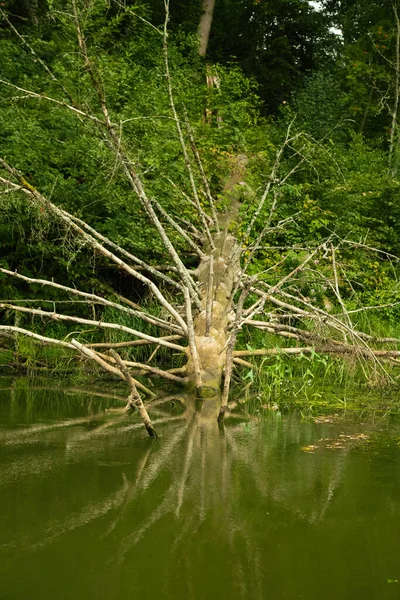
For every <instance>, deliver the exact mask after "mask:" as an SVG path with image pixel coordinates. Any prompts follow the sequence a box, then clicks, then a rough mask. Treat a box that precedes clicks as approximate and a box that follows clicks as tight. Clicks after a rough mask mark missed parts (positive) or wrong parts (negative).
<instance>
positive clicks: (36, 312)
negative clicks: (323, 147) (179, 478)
mask: <svg viewBox="0 0 400 600" xmlns="http://www.w3.org/2000/svg"><path fill="white" fill-rule="evenodd" d="M165 13H166V16H165V22H164V26H163V29H162V31H161V30H157V31H158V32H159V33H160V35H161V36H162V49H163V53H164V69H165V79H166V85H167V91H168V97H169V105H170V111H171V116H170V118H172V120H173V122H174V124H175V129H176V136H177V139H178V141H179V144H180V150H181V153H182V157H183V163H184V165H185V169H186V175H187V181H188V191H187V192H184V191H182V203H183V205H185V207H187V208H190V210H191V211H192V215H193V217H192V221H191V222H189V223H188V222H187V221H185V220H181V219H180V218H179V216H178V215H176V214H174V213H173V212H172V211H168V210H166V209H165V208H164V207H163V201H162V200H163V199H162V198H158V199H156V198H153V197H151V195H149V193H148V192H147V190H146V183H145V181H144V179H143V177H142V176H141V174H140V171H141V168H140V164H139V162H138V159H137V157H136V156H134V153H133V151H132V148H131V145H130V143H129V140H125V139H124V136H123V134H122V133H121V131H120V128H119V125H118V121H116V119H114V118H113V117H111V116H110V114H111V111H110V110H109V107H108V101H107V97H106V94H105V91H104V89H103V83H102V80H101V77H100V74H99V71H98V69H97V68H96V65H95V64H94V62H93V60H92V59H91V57H90V53H89V51H88V48H87V45H86V40H85V36H84V34H83V32H82V30H81V18H80V13H79V10H78V7H77V5H76V2H75V0H72V19H73V22H74V26H75V31H76V39H77V43H78V48H79V52H80V55H81V60H82V65H83V68H84V70H85V72H86V75H87V77H88V78H89V80H90V85H91V89H92V91H93V94H94V96H95V97H96V99H97V107H98V108H99V109H100V113H99V112H98V111H96V110H93V111H90V110H89V109H88V108H87V106H86V105H81V104H80V103H79V101H78V100H77V99H75V98H72V97H69V94H68V95H66V94H64V99H63V100H60V99H59V98H56V97H53V96H51V95H47V94H43V93H37V92H35V91H32V90H28V89H25V88H22V87H19V86H16V85H15V84H12V83H10V82H7V81H4V80H2V82H1V83H2V84H3V85H5V86H7V87H11V88H13V89H14V90H16V91H17V92H18V93H22V94H24V96H25V97H29V98H36V99H37V100H40V101H42V102H48V103H50V104H52V103H53V104H54V103H55V104H57V105H59V106H60V107H62V108H63V109H65V110H67V111H70V112H72V113H73V114H74V115H76V116H77V118H80V119H84V120H87V121H89V122H90V123H91V124H92V125H93V132H94V135H97V136H100V138H101V139H102V140H103V143H104V145H105V146H106V147H107V148H108V151H109V152H110V153H111V154H112V156H113V160H114V161H115V163H116V164H117V165H118V166H119V168H120V169H121V172H122V173H123V174H124V177H125V179H126V182H127V183H128V184H129V187H130V191H131V193H132V194H134V195H135V197H136V198H137V199H138V200H139V202H140V205H141V207H142V210H143V211H144V213H145V214H146V215H147V217H148V219H149V222H150V223H151V225H152V227H153V229H154V235H155V236H158V239H159V241H160V242H161V244H162V247H163V249H164V253H165V256H166V261H165V264H164V265H158V264H150V262H146V261H145V260H143V259H142V258H141V257H139V256H136V255H134V254H133V253H131V252H130V251H128V250H126V249H125V248H123V247H121V246H120V245H119V244H117V243H115V241H113V240H111V239H109V238H107V237H106V236H105V235H103V234H102V233H100V232H99V231H97V230H96V229H95V228H94V227H92V226H91V225H90V224H89V223H86V222H85V221H84V220H82V219H80V218H78V217H77V216H75V215H74V214H71V213H69V212H68V211H66V210H64V209H63V208H61V207H60V205H59V204H58V203H57V200H56V201H54V202H53V201H52V200H50V199H49V198H46V197H45V196H44V195H43V194H42V193H41V192H40V190H39V189H37V188H36V187H35V186H33V185H31V184H30V183H28V181H27V177H26V175H25V174H24V173H22V172H21V171H20V170H18V169H17V168H15V166H14V165H12V164H9V162H8V161H7V160H6V159H5V158H1V159H0V167H1V176H0V185H1V187H2V190H3V192H4V193H7V194H8V193H15V194H22V195H23V196H24V197H25V199H26V202H27V203H30V204H31V205H33V206H34V207H36V208H37V209H39V210H41V211H42V212H45V213H46V214H47V215H50V216H51V219H52V220H54V221H56V222H57V223H59V224H60V226H62V227H63V228H64V229H65V230H66V231H68V235H70V236H73V237H74V238H76V239H79V240H80V242H81V243H82V244H84V245H85V246H86V247H88V248H90V249H92V250H93V251H94V252H95V253H96V254H98V255H99V256H101V257H102V258H103V259H104V260H105V261H107V263H108V264H110V265H112V266H113V267H114V268H115V269H116V270H119V271H121V272H123V273H124V274H125V275H126V276H127V277H129V278H132V279H133V280H135V281H138V282H140V284H141V285H142V286H143V287H144V288H147V290H148V291H149V293H150V294H151V297H152V299H153V300H154V301H155V302H157V303H158V305H159V306H160V308H161V309H162V310H161V311H160V315H158V316H155V315H154V314H153V313H152V312H151V311H149V310H147V309H146V307H144V306H138V305H135V304H134V303H132V301H131V300H130V299H126V298H123V297H121V296H120V295H118V294H117V293H115V294H112V293H111V292H110V293H108V294H104V295H100V294H98V293H91V292H87V291H84V290H81V289H77V288H76V287H75V286H74V284H73V283H72V284H71V286H66V285H61V284H58V283H56V282H55V281H53V280H51V279H46V278H42V277H31V276H30V277H28V276H26V275H23V274H21V273H19V272H16V271H12V270H10V269H6V268H1V269H0V272H1V273H2V274H3V275H4V276H6V277H9V278H13V279H15V280H19V281H21V282H24V283H25V284H27V285H34V286H40V287H43V288H46V289H48V290H51V289H53V290H57V293H63V294H65V296H66V297H68V298H73V299H79V301H81V302H84V303H86V304H87V305H88V306H98V307H108V308H112V309H113V310H115V311H118V312H120V313H123V314H125V315H129V316H131V317H135V318H136V319H140V320H141V321H143V323H144V324H145V325H148V326H151V327H152V328H153V329H152V330H154V328H156V329H157V330H158V332H159V333H158V334H157V335H154V334H150V333H146V329H145V327H144V328H143V330H138V329H134V328H132V327H129V326H126V325H123V324H120V323H118V322H108V321H105V320H103V319H102V318H100V319H95V318H92V319H89V318H84V317H81V316H77V315H76V314H72V313H68V312H65V311H62V312H59V311H57V309H56V306H57V305H56V304H54V307H53V310H45V309H42V308H33V307H31V306H29V305H25V304H22V305H21V304H18V303H15V302H10V301H5V299H4V300H3V301H1V302H0V309H1V310H2V311H5V312H3V314H8V313H9V312H10V311H11V312H13V313H16V314H25V315H31V316H32V317H36V318H39V319H42V320H45V321H46V320H48V321H52V322H54V321H56V322H60V323H61V322H63V323H73V324H77V325H82V326H89V327H92V328H97V329H99V330H113V331H119V332H122V333H124V334H127V335H128V336H130V337H131V338H132V341H128V342H116V343H107V342H99V343H90V342H85V340H84V339H71V338H70V337H69V338H68V339H57V338H56V337H48V336H44V335H41V334H39V333H37V332H35V331H34V330H29V329H27V328H22V327H20V326H18V325H15V324H14V325H12V324H2V325H0V334H3V335H8V336H9V335H26V336H29V337H31V338H33V339H34V340H36V341H37V342H38V343H40V344H52V345H55V346H60V347H62V348H65V349H67V350H68V351H72V352H76V353H78V354H80V355H82V356H83V357H84V358H85V359H87V360H91V361H94V362H95V363H96V364H97V365H99V366H100V367H101V368H102V369H103V370H104V371H106V372H107V373H109V374H111V375H113V376H115V377H117V378H119V379H121V380H123V381H126V383H127V384H128V386H129V389H130V395H129V401H128V406H129V407H131V408H132V407H136V408H138V410H139V413H140V415H141V417H142V418H143V421H144V423H145V426H146V428H147V431H148V432H149V434H150V435H155V431H154V428H153V426H152V423H151V420H150V418H149V415H148V413H147V410H146V408H145V405H144V404H143V401H142V399H141V397H140V394H139V390H140V391H141V392H143V393H144V394H145V395H146V394H147V395H151V394H152V392H151V391H150V390H149V389H148V388H147V387H146V386H144V385H143V383H141V382H140V381H138V380H137V379H136V376H139V375H142V374H151V375H154V376H156V377H159V378H163V379H165V380H167V381H170V382H173V383H174V384H181V385H190V386H193V388H194V389H195V392H196V394H197V396H198V397H204V396H205V395H210V394H213V395H215V396H216V397H217V398H218V401H219V402H220V410H219V420H220V421H222V420H223V418H224V414H225V412H226V410H227V409H228V399H229V391H230V387H231V381H232V372H233V368H234V366H235V365H236V366H237V367H238V368H239V367H240V366H248V365H249V363H248V362H247V361H246V360H244V358H247V357H255V356H266V355H273V354H276V353H283V354H301V353H303V354H307V353H311V352H314V351H317V352H319V353H326V354H333V355H337V354H341V355H351V356H355V357H359V358H362V359H368V360H371V361H373V362H374V364H376V366H377V367H378V368H380V369H383V370H384V367H383V364H382V362H381V361H382V360H383V359H387V360H389V361H391V362H392V363H396V362H397V361H399V359H400V351H398V350H397V349H393V348H391V349H383V350H382V349H376V346H375V344H395V345H396V344H398V343H400V340H398V339H396V338H385V339H375V338H373V337H372V336H371V335H367V334H366V333H364V332H362V331H358V330H357V329H356V327H355V326H354V325H353V322H352V314H351V312H350V311H349V310H347V308H346V305H345V302H344V301H343V298H342V295H341V291H340V279H341V274H340V271H341V266H340V265H338V262H337V252H338V249H339V248H340V249H343V247H345V246H346V245H349V246H351V244H352V242H350V241H347V240H343V239H340V238H339V237H338V236H336V235H334V234H332V235H330V236H329V237H327V238H326V239H324V240H323V241H321V240H319V241H318V243H317V244H314V245H313V246H310V247H308V248H305V251H304V252H303V258H302V260H301V261H300V263H299V264H297V265H296V266H295V267H294V268H293V269H291V270H286V272H284V271H280V270H279V269H280V266H281V265H282V262H283V260H282V259H280V260H279V261H278V262H277V264H276V265H274V266H273V267H270V268H268V269H267V270H263V269H262V268H257V265H258V261H257V259H258V257H259V253H260V251H261V249H262V248H263V244H264V243H265V240H266V239H268V237H270V236H271V234H272V233H273V232H276V231H280V230H284V229H285V227H286V226H287V224H288V223H289V222H293V221H294V220H296V218H298V215H293V216H292V217H289V218H286V219H281V220H279V219H277V218H276V215H277V206H278V204H279V201H280V196H281V193H282V190H283V189H284V187H285V185H287V182H288V181H289V180H290V179H291V178H292V177H293V176H294V174H295V173H297V172H298V171H299V170H300V169H301V168H302V167H303V166H304V165H305V164H307V163H308V162H309V161H310V160H311V158H312V155H313V153H314V152H315V149H316V148H317V147H319V145H320V142H311V143H310V140H307V144H304V145H302V146H300V150H299V149H295V150H293V148H294V147H295V145H296V143H297V142H298V141H299V140H301V138H302V135H303V134H302V133H299V132H293V123H290V124H289V126H288V127H287V131H286V133H285V136H284V139H283V141H282V144H281V145H280V147H279V148H278V150H277V152H276V155H275V159H274V161H273V162H272V167H271V170H270V172H268V173H267V174H266V176H265V184H264V187H263V189H262V190H261V192H259V193H257V194H256V195H255V197H254V198H253V199H252V203H251V211H250V218H249V215H243V212H241V193H242V190H243V187H244V185H245V181H246V162H247V158H246V156H245V155H243V154H242V153H238V154H237V155H236V156H235V157H234V158H233V160H232V161H231V170H230V174H229V175H228V177H227V178H226V179H225V181H224V182H223V184H222V193H221V196H222V201H221V198H220V199H219V200H218V201H217V200H216V199H215V198H214V197H213V195H212V193H211V186H210V183H209V181H208V179H207V177H206V174H205V169H204V166H203V164H202V159H201V156H200V153H199V151H198V149H197V145H196V140H195V138H194V134H193V131H192V129H191V126H190V123H189V121H188V119H187V117H186V116H185V115H184V116H183V117H181V116H180V115H178V111H177V108H176V105H175V99H174V88H173V81H172V77H171V73H170V66H169V55H168V44H167V41H168V30H167V26H168V20H169V2H168V0H166V2H165ZM17 35H18V33H17ZM21 41H22V42H23V43H24V44H27V43H28V42H27V41H26V40H25V39H22V40H21ZM32 52H33V53H34V50H33V48H32ZM43 67H44V68H45V70H46V71H47V72H48V75H49V78H50V79H51V80H52V81H54V80H55V81H56V82H57V78H56V77H55V75H54V74H53V73H52V71H51V70H50V69H49V68H48V67H47V66H46V65H44V64H43ZM60 85H61V84H60ZM65 98H68V99H65ZM114 121H115V122H114ZM287 152H291V156H292V157H296V162H293V161H292V163H288V162H287V161H286V163H285V165H284V164H283V157H284V156H285V153H287ZM288 164H289V167H288ZM171 186H174V183H173V182H171ZM241 219H243V222H244V223H245V225H244V226H243V223H241ZM177 239H178V240H179V246H180V247H182V246H185V247H186V248H187V250H188V252H190V253H191V255H192V256H195V257H196V260H197V264H196V266H195V267H194V268H193V265H192V264H191V265H189V266H188V264H186V263H185V260H184V259H183V257H182V255H181V253H180V252H179V250H178V248H177V243H176V240H177ZM270 271H272V272H273V273H274V278H275V280H274V282H273V283H270V282H269V280H268V272H270ZM279 273H281V275H279ZM305 273H306V274H307V277H308V278H309V281H318V282H320V281H323V282H324V285H325V286H326V288H327V289H328V290H329V291H330V294H331V296H333V297H334V298H335V300H336V302H335V306H336V308H337V310H336V311H335V312H332V311H331V310H330V309H324V308H321V306H320V305H319V304H318V302H312V301H311V300H310V299H309V298H308V297H306V296H304V295H303V294H302V291H301V276H302V275H303V274H305ZM277 274H278V276H277ZM299 282H300V283H299ZM161 315H162V316H161ZM248 329H258V330H261V331H264V332H268V333H270V334H273V335H275V336H279V337H282V338H286V339H288V340H294V341H295V342H296V347H288V348H280V349H277V348H259V349H247V350H238V349H237V340H238V336H239V335H240V334H242V332H243V331H246V330H248ZM78 333H79V332H78ZM76 337H77V338H79V335H77V336H76ZM141 345H151V346H154V347H155V349H157V348H159V347H163V348H166V349H168V350H169V351H171V352H173V353H179V354H181V355H183V356H184V358H185V364H184V366H182V367H178V368H171V369H163V368H161V366H153V365H150V364H149V362H150V361H148V362H146V363H144V362H141V361H139V360H138V361H132V360H126V359H125V358H124V356H123V354H122V353H123V348H127V347H130V348H134V347H135V346H141ZM221 390H222V391H221Z"/></svg>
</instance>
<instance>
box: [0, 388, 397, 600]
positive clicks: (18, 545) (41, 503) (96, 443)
mask: <svg viewBox="0 0 400 600" xmlns="http://www.w3.org/2000/svg"><path fill="white" fill-rule="evenodd" d="M100 393H101V392H100ZM189 404H190V403H187V404H186V405H185V406H181V403H180V402H179V401H175V402H173V403H171V402H170V401H167V402H165V403H159V404H158V405H156V407H155V408H154V410H153V418H154V419H155V420H156V421H158V425H157V429H158V432H159V433H160V434H161V437H160V438H159V439H158V440H157V441H153V440H150V439H149V438H147V437H146V435H145V431H144V429H143V427H142V426H141V425H140V424H138V423H137V422H136V421H135V418H134V417H126V416H125V415H124V414H123V413H122V412H118V411H113V410H111V408H112V407H115V406H120V407H122V406H123V403H121V402H118V401H116V400H113V399H110V398H108V397H107V396H104V397H103V396H102V395H93V394H90V393H89V392H87V391H85V392H83V391H81V392H80V391H79V390H75V391H74V392H73V393H72V392H71V391H69V393H68V394H66V393H63V392H62V391H58V390H50V389H40V388H39V389H38V386H37V385H34V384H33V383H32V382H29V381H28V380H17V381H11V380H10V381H8V382H6V383H4V382H3V384H2V386H0V600H25V599H30V600H36V599H37V600H39V599H40V600H47V599H52V600H53V599H57V600H58V599H59V600H64V599H65V600H70V599H78V600H80V599H82V600H83V599H84V600H91V599H96V600H106V599H107V600H127V599H131V598H140V599H144V600H145V599H147V598H149V599H150V598H160V599H165V600H168V599H201V600H203V599H208V598H209V599H217V598H218V599H219V598H222V599H225V598H226V599H239V598H248V599H251V600H252V599H272V600H274V599H282V600H291V599H297V598H299V599H300V598H304V599H307V600H314V599H315V600H317V599H318V600H322V599H332V600H334V599H335V600H341V599H351V600H356V599H362V600H368V599H372V598H373V599H379V600H380V599H386V598H388V599H391V598H400V446H399V441H400V424H399V423H398V421H397V420H396V419H390V418H388V417H387V416H385V417H383V416H382V415H380V414H376V415H373V414H369V415H356V414H352V415H350V416H349V415H344V414H339V415H336V416H335V415H334V416H329V417H324V418H322V419H317V422H315V419H312V418H308V419H304V418H303V419H302V418H301V417H300V416H299V415H298V414H288V415H281V414H280V413H279V412H277V411H276V412H267V411H264V412H263V414H260V415H256V416H255V417H254V418H250V419H245V418H241V417H240V416H239V415H238V416H237V417H236V418H232V419H229V420H228V421H227V423H226V426H225V429H224V430H221V429H218V426H217V425H216V423H215V421H214V420H213V421H209V420H207V418H205V417H204V416H202V415H201V414H199V413H196V412H193V410H192V408H191V406H189ZM106 409H108V410H106ZM168 419H169V420H168Z"/></svg>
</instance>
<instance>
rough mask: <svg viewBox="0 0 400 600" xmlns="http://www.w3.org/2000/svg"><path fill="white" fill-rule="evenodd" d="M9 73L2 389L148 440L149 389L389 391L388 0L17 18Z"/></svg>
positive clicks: (104, 10) (392, 193)
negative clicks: (96, 417)
mask: <svg viewBox="0 0 400 600" xmlns="http://www.w3.org/2000/svg"><path fill="white" fill-rule="evenodd" d="M0 54H1V57H2V58H1V66H0V128H1V136H0V370H1V371H2V372H3V373H7V374H9V373H10V372H13V371H15V372H28V373H29V374H40V373H46V374H50V373H53V374H61V375H62V374H64V375H66V376H70V375H71V373H74V372H75V371H76V370H77V369H81V371H82V372H83V373H86V374H87V375H88V376H89V375H90V376H91V377H93V376H95V377H99V378H100V377H102V376H103V374H104V375H106V376H111V377H112V378H115V380H118V379H119V380H121V381H124V382H125V383H126V385H127V387H128V388H129V397H128V407H130V408H137V409H138V411H139V414H140V416H141V417H142V419H143V421H144V423H145V426H146V429H147V431H148V433H149V434H150V435H155V430H154V428H153V425H152V422H151V419H150V417H149V414H148V412H147V409H146V398H150V397H153V396H154V389H155V387H154V386H155V385H157V384H158V383H155V382H164V385H169V386H184V387H188V386H189V388H190V389H192V390H193V391H194V392H195V394H196V395H197V397H199V398H208V397H215V396H217V397H218V411H217V416H218V419H219V420H220V421H222V420H223V419H224V414H225V413H226V411H227V410H229V405H230V402H231V400H232V397H233V396H234V395H235V390H237V393H239V392H240V393H242V392H243V389H244V387H245V388H246V389H248V388H249V387H251V388H252V389H253V390H254V393H256V390H257V389H260V388H262V389H264V390H266V391H267V392H268V394H269V395H270V396H271V397H272V396H274V394H275V393H276V390H277V388H279V386H280V387H281V388H282V386H283V388H285V386H290V385H292V383H293V385H294V386H297V389H300V390H302V389H303V387H304V381H305V380H307V381H309V380H311V379H313V378H314V377H315V376H316V373H317V372H318V373H319V374H321V373H322V376H323V377H327V374H332V373H336V374H337V373H338V372H339V371H340V369H343V368H345V369H348V372H349V373H350V374H351V376H352V377H353V378H358V379H360V380H361V379H362V380H363V381H364V382H365V384H366V385H369V386H372V385H377V386H387V385H390V386H396V385H398V381H399V375H398V366H399V363H400V328H399V325H398V318H399V316H400V311H399V309H400V288H399V285H400V284H399V275H400V270H399V252H398V240H399V233H400V175H399V168H400V135H399V108H400V107H399V100H400V6H398V3H397V0H394V1H393V2H387V3H384V4H382V3H381V2H376V1H375V0H368V1H364V2H361V0H341V1H339V0H321V1H320V2H308V1H307V0H275V1H272V0H202V1H201V0H186V1H185V2H184V1H182V0H148V1H142V0H138V1H135V0H4V1H3V2H1V3H0ZM343 365H345V367H343ZM93 374H94V375H93ZM143 399H144V400H145V401H143Z"/></svg>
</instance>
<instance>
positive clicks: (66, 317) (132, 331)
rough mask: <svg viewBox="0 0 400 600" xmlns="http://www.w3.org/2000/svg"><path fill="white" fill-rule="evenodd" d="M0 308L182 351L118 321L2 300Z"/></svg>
mask: <svg viewBox="0 0 400 600" xmlns="http://www.w3.org/2000/svg"><path fill="white" fill-rule="evenodd" d="M0 308H3V309H6V310H15V311H18V312H22V313H26V314H31V315H36V316H40V317H47V318H48V319H50V320H53V321H67V322H70V323H80V324H82V325H92V326H94V327H99V328H101V329H115V330H116V331H123V332H124V333H129V334H130V335H133V336H135V337H138V338H141V339H144V340H147V341H149V342H153V343H156V344H160V345H161V346H165V347H166V348H172V349H173V350H178V351H179V352H182V350H183V349H182V346H178V344H174V343H173V342H168V341H167V340H165V339H162V338H156V337H154V336H151V335H147V334H146V333H143V332H142V331H136V330H135V329H132V328H131V327H127V326H126V325H120V324H119V323H107V322H104V321H93V320H92V319H83V318H80V317H73V316H71V315H62V314H59V313H55V312H50V311H47V310H41V309H39V308H27V307H26V306H15V305H13V304H5V303H3V302H0Z"/></svg>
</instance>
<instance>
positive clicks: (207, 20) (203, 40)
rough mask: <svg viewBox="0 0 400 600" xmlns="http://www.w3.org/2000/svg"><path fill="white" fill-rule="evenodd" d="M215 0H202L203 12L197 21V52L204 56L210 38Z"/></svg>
mask: <svg viewBox="0 0 400 600" xmlns="http://www.w3.org/2000/svg"><path fill="white" fill-rule="evenodd" d="M214 6H215V0H203V4H202V8H203V14H202V15H201V18H200V23H199V30H198V33H199V38H200V46H199V54H200V56H205V55H206V54H207V46H208V40H209V38H210V31H211V24H212V19H213V12H214Z"/></svg>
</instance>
